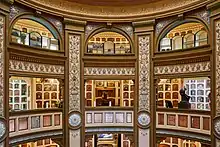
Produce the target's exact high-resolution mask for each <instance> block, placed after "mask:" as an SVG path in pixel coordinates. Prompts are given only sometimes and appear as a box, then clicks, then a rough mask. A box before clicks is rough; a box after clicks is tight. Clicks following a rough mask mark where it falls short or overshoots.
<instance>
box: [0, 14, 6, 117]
mask: <svg viewBox="0 0 220 147" xmlns="http://www.w3.org/2000/svg"><path fill="white" fill-rule="evenodd" d="M4 28H5V18H4V16H2V15H0V83H1V84H0V116H4V105H3V99H4V87H5V86H4V83H5V82H4V81H5V79H4V77H5V75H4V73H5V68H4V65H5V62H4V60H5V54H4V53H5V44H4V43H5V32H4Z"/></svg>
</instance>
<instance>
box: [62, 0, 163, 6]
mask: <svg viewBox="0 0 220 147" xmlns="http://www.w3.org/2000/svg"><path fill="white" fill-rule="evenodd" d="M65 1H69V2H75V3H79V4H86V5H94V6H95V5H96V6H131V5H142V4H147V3H152V2H155V1H161V0H94V1H93V0H65Z"/></svg>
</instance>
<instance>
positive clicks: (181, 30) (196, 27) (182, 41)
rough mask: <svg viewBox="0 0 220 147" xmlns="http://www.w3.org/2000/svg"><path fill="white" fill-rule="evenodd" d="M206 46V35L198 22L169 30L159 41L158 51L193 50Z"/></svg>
mask: <svg viewBox="0 0 220 147" xmlns="http://www.w3.org/2000/svg"><path fill="white" fill-rule="evenodd" d="M206 44H208V33H207V31H206V30H205V28H204V26H203V25H202V24H200V23H198V22H188V23H184V24H181V25H178V26H177V27H175V28H173V29H172V30H170V31H169V32H168V33H166V34H165V35H164V37H163V38H162V39H161V40H160V47H159V51H168V50H179V49H187V48H193V47H197V46H202V45H206Z"/></svg>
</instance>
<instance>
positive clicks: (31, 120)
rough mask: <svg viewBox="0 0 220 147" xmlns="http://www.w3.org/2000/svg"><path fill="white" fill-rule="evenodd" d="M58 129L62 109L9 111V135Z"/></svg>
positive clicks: (60, 123) (60, 127) (14, 135)
mask: <svg viewBox="0 0 220 147" xmlns="http://www.w3.org/2000/svg"><path fill="white" fill-rule="evenodd" d="M60 129H62V109H36V110H24V111H15V112H10V118H9V136H10V137H16V136H19V135H28V134H31V133H38V132H43V131H51V130H60Z"/></svg>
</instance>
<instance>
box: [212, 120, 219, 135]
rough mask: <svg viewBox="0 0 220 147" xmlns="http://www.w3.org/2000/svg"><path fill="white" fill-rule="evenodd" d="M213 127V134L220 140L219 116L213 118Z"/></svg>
mask: <svg viewBox="0 0 220 147" xmlns="http://www.w3.org/2000/svg"><path fill="white" fill-rule="evenodd" d="M213 125H214V134H215V136H216V137H217V138H219V139H220V116H217V117H216V118H214V120H213Z"/></svg>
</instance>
